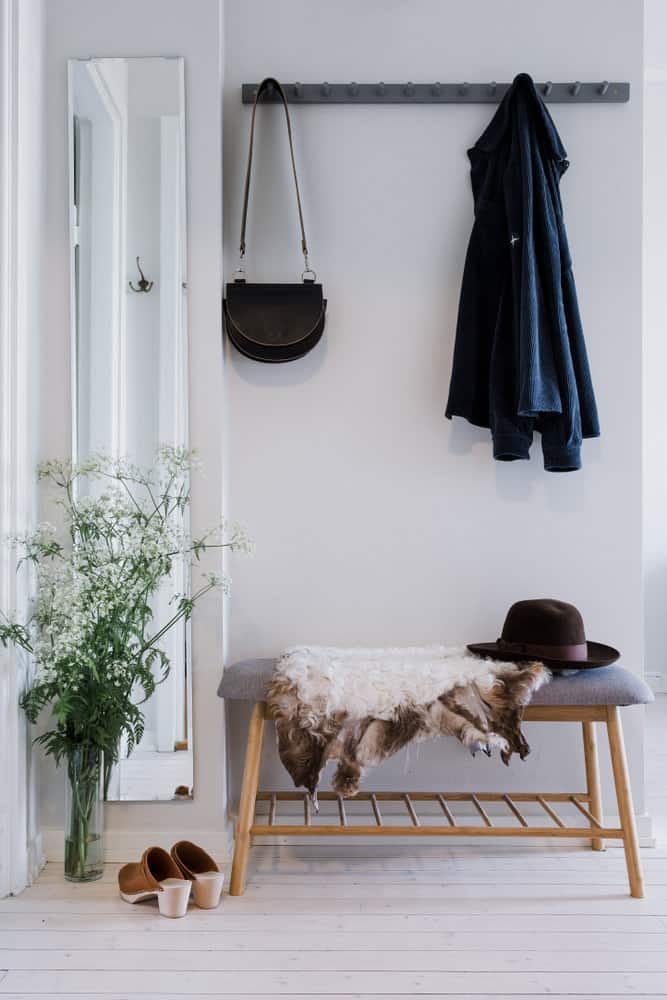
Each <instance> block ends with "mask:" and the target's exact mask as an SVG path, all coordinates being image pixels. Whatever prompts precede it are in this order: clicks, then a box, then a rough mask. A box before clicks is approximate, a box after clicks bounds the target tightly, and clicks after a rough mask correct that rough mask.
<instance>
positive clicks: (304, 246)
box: [239, 76, 314, 280]
mask: <svg viewBox="0 0 667 1000" xmlns="http://www.w3.org/2000/svg"><path fill="white" fill-rule="evenodd" d="M271 87H273V88H275V90H276V91H277V93H278V94H279V96H280V99H281V101H282V104H283V108H284V110H285V121H286V123H287V138H288V139H289V151H290V159H291V161H292V174H293V176H294V187H295V189H296V204H297V208H298V210H299V225H300V227H301V252H302V253H303V260H304V264H305V269H304V272H303V275H302V278H304V280H305V275H312V276H313V278H311V280H313V279H314V272H313V271H311V268H310V264H309V263H308V243H307V241H306V230H305V226H304V224H303V209H302V208H301V195H300V193H299V179H298V177H297V173H296V160H295V159H294V143H293V142H292V122H291V120H290V116H289V110H288V107H287V95H286V94H285V91H284V90H283V88H282V86H281V85H280V83H279V82H278V81H277V80H276V79H275V78H274V77H272V76H267V77H266V79H264V80H262V82H261V83H260V85H259V86H258V88H257V92H256V94H255V102H254V104H253V107H252V117H251V121H250V146H249V149H248V166H247V168H246V175H245V190H244V194H243V214H242V217H241V240H240V245H239V252H240V260H241V265H242V264H243V258H244V257H245V250H246V241H245V234H246V223H247V219H248V199H249V197H250V174H251V172H252V153H253V143H254V139H255V116H256V114H257V105H258V103H259V100H260V97H261V96H262V94H263V93H264V91H265V90H267V89H269V88H271ZM240 270H241V271H242V270H243V267H242V266H241V267H240Z"/></svg>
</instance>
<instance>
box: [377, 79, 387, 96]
mask: <svg viewBox="0 0 667 1000" xmlns="http://www.w3.org/2000/svg"><path fill="white" fill-rule="evenodd" d="M386 93H387V88H386V87H385V85H384V83H383V82H382V80H380V82H379V83H378V94H379V96H380V97H384V96H385V95H386Z"/></svg>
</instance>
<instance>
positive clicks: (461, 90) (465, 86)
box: [459, 83, 470, 97]
mask: <svg viewBox="0 0 667 1000" xmlns="http://www.w3.org/2000/svg"><path fill="white" fill-rule="evenodd" d="M469 90H470V84H469V83H462V84H461V85H460V87H459V94H460V95H461V97H465V95H466V94H467V93H468V91H469Z"/></svg>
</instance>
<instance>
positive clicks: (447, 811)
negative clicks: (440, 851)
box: [438, 795, 456, 826]
mask: <svg viewBox="0 0 667 1000" xmlns="http://www.w3.org/2000/svg"><path fill="white" fill-rule="evenodd" d="M438 802H439V803H440V808H441V809H442V811H443V812H444V814H445V816H446V817H447V822H448V823H449V825H450V826H456V820H455V819H454V816H453V814H452V812H451V810H450V808H449V806H448V805H447V803H446V802H445V797H444V795H438Z"/></svg>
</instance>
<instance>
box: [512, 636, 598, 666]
mask: <svg viewBox="0 0 667 1000" xmlns="http://www.w3.org/2000/svg"><path fill="white" fill-rule="evenodd" d="M498 645H499V646H501V647H502V648H503V650H504V651H505V652H507V653H517V654H520V655H522V656H534V657H535V659H536V660H541V659H542V658H543V657H544V658H546V659H547V660H571V661H572V662H575V663H576V662H577V661H582V660H586V659H588V643H586V642H577V643H573V644H570V645H567V646H542V645H539V644H538V643H534V642H508V641H507V640H506V639H503V638H500V639H498Z"/></svg>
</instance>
